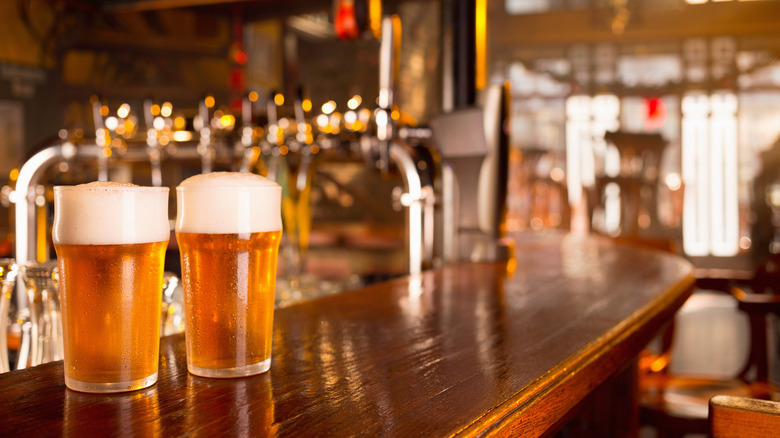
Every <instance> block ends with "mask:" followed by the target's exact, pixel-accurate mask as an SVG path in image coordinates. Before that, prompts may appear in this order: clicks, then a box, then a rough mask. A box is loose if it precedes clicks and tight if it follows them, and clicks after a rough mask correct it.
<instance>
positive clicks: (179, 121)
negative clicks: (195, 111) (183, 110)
mask: <svg viewBox="0 0 780 438" xmlns="http://www.w3.org/2000/svg"><path fill="white" fill-rule="evenodd" d="M186 125H187V120H185V119H184V117H182V116H177V117H176V118H175V119H173V127H174V128H175V129H177V130H181V129H184V127H185V126H186Z"/></svg>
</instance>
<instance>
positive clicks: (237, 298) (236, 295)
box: [176, 172, 282, 377]
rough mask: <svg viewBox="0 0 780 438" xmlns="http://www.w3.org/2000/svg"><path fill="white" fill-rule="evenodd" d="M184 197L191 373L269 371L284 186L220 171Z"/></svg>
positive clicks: (181, 190) (179, 232)
mask: <svg viewBox="0 0 780 438" xmlns="http://www.w3.org/2000/svg"><path fill="white" fill-rule="evenodd" d="M176 191H177V204H178V212H177V217H176V239H177V240H178V243H179V250H180V253H181V265H182V280H183V286H184V314H185V337H186V346H187V368H188V369H189V371H190V372H191V373H192V374H195V375H198V376H203V377H240V376H248V375H252V374H259V373H263V372H265V371H268V369H269V368H270V366H271V333H272V328H273V309H274V291H275V286H276V260H277V253H278V249H279V241H280V239H281V234H282V231H281V230H282V224H281V211H280V209H281V187H280V186H279V185H278V184H276V183H275V182H273V181H271V180H269V179H267V178H264V177H262V176H259V175H254V174H250V173H232V172H215V173H210V174H205V175H197V176H194V177H191V178H188V179H186V180H185V181H183V182H182V183H181V185H179V187H177V189H176Z"/></svg>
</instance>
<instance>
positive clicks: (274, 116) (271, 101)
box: [267, 91, 279, 126]
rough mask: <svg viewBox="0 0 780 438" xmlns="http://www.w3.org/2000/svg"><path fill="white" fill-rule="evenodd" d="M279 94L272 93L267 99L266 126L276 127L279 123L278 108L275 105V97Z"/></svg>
mask: <svg viewBox="0 0 780 438" xmlns="http://www.w3.org/2000/svg"><path fill="white" fill-rule="evenodd" d="M277 94H279V93H278V92H277V91H272V92H271V95H270V96H269V97H268V104H267V108H268V124H269V125H274V126H275V125H277V124H278V123H279V118H278V117H279V114H278V108H277V105H276V95H277Z"/></svg>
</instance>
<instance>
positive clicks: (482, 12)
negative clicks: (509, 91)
mask: <svg viewBox="0 0 780 438" xmlns="http://www.w3.org/2000/svg"><path fill="white" fill-rule="evenodd" d="M476 3H477V4H476V7H475V15H476V18H475V19H476V29H475V31H476V32H475V33H476V38H475V39H476V41H475V45H476V46H477V47H476V53H475V58H476V59H475V64H476V65H475V66H474V69H475V70H476V72H475V73H476V74H475V76H476V77H475V86H476V88H477V90H481V89H483V88H485V82H486V69H487V62H486V59H487V57H486V53H487V49H486V41H487V0H476Z"/></svg>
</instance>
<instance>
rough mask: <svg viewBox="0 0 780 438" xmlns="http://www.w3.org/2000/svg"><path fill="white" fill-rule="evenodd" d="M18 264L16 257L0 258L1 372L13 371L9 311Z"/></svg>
mask: <svg viewBox="0 0 780 438" xmlns="http://www.w3.org/2000/svg"><path fill="white" fill-rule="evenodd" d="M17 272H18V266H17V265H16V262H15V261H14V259H5V258H3V259H0V373H4V372H6V371H11V367H10V364H9V363H8V345H7V343H6V340H7V336H8V333H7V330H8V312H9V311H10V303H11V295H12V294H13V290H14V284H15V281H16V274H17Z"/></svg>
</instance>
